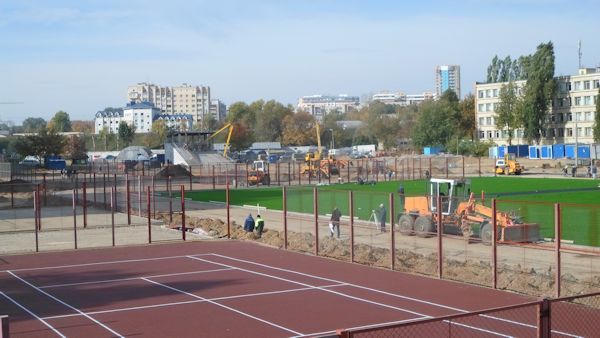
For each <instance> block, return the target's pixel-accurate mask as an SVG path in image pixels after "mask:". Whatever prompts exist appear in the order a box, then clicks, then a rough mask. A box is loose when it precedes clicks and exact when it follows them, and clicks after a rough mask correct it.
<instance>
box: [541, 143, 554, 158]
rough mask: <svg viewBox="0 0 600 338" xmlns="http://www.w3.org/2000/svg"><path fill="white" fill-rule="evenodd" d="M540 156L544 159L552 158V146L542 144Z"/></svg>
mask: <svg viewBox="0 0 600 338" xmlns="http://www.w3.org/2000/svg"><path fill="white" fill-rule="evenodd" d="M540 158H542V159H545V160H547V159H551V158H552V146H550V145H547V146H540Z"/></svg>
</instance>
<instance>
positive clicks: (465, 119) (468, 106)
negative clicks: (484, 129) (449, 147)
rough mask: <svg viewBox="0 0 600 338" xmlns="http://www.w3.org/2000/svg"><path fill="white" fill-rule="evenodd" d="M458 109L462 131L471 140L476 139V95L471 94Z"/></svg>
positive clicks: (461, 102)
mask: <svg viewBox="0 0 600 338" xmlns="http://www.w3.org/2000/svg"><path fill="white" fill-rule="evenodd" d="M458 108H459V110H460V115H461V118H460V130H461V132H462V134H463V135H465V136H468V137H469V138H470V139H471V140H473V139H474V138H475V130H476V124H475V95H473V94H471V93H469V94H467V96H465V98H464V99H463V100H462V101H460V103H459V105H458Z"/></svg>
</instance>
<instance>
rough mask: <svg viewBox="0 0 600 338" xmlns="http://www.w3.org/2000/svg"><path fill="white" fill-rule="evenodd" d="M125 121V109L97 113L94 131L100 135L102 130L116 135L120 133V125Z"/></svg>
mask: <svg viewBox="0 0 600 338" xmlns="http://www.w3.org/2000/svg"><path fill="white" fill-rule="evenodd" d="M122 120H123V109H121V108H118V109H113V110H110V111H105V110H102V111H99V112H97V113H96V121H95V123H94V130H95V133H96V134H99V133H100V131H101V130H102V129H106V131H107V132H108V133H111V134H116V133H118V132H119V123H121V121H122Z"/></svg>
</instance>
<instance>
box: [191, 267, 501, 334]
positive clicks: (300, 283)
mask: <svg viewBox="0 0 600 338" xmlns="http://www.w3.org/2000/svg"><path fill="white" fill-rule="evenodd" d="M189 258H191V259H195V260H199V261H203V262H207V263H213V264H217V265H222V266H226V267H231V268H234V269H238V270H240V271H245V272H249V273H252V274H256V275H260V276H265V277H270V278H274V279H277V280H283V281H286V282H289V283H294V284H299V285H303V286H307V287H311V286H312V287H313V288H314V289H317V290H322V291H325V292H329V293H333V294H335V295H338V296H342V297H346V298H350V299H353V300H357V301H360V302H365V303H369V304H373V305H378V306H381V307H385V308H389V309H393V310H397V311H402V312H407V313H410V314H414V315H417V316H420V317H421V318H412V319H411V320H417V319H427V318H433V317H431V316H429V315H426V314H423V313H419V312H416V311H411V310H407V309H404V308H401V307H397V306H392V305H388V304H385V303H380V302H375V301H372V300H368V299H364V298H360V297H355V296H350V295H348V294H345V293H343V292H338V291H334V290H327V289H322V288H321V287H318V286H314V285H310V284H306V283H302V282H297V281H293V280H289V279H286V278H283V277H278V276H273V275H269V274H266V273H262V272H257V271H252V270H248V269H244V268H240V267H235V266H233V265H228V264H224V263H218V262H213V261H209V260H206V259H203V258H197V257H193V256H189ZM349 285H350V284H349ZM452 324H454V325H456V326H462V327H466V328H469V329H472V330H475V331H481V332H486V333H489V334H494V335H497V336H501V337H507V338H508V337H511V336H507V335H505V334H502V333H500V332H496V331H490V330H486V329H482V328H479V327H475V326H470V325H466V324H461V323H452Z"/></svg>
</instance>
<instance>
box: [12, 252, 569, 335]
mask: <svg viewBox="0 0 600 338" xmlns="http://www.w3.org/2000/svg"><path fill="white" fill-rule="evenodd" d="M0 270H2V271H0V309H1V311H0V315H1V314H7V315H9V316H10V329H11V337H52V336H72V337H86V338H91V337H109V336H127V337H128V336H144V337H185V336H188V337H199V336H206V337H294V336H322V335H332V334H334V333H335V330H336V329H338V328H352V327H363V326H368V325H376V324H382V323H397V322H403V321H410V320H415V319H423V318H429V317H435V316H442V315H449V314H457V313H464V312H467V311H475V310H481V309H486V308H492V307H499V306H506V305H512V304H519V303H526V302H528V301H531V300H532V298H529V297H524V296H519V295H515V294H511V293H505V292H500V291H495V290H491V289H486V288H480V287H476V286H471V285H465V284H459V283H454V282H448V281H440V280H435V279H430V278H423V277H419V276H413V275H407V274H403V273H398V272H392V271H387V270H383V269H375V268H369V267H365V266H361V265H356V264H349V263H343V262H339V261H334V260H330V259H326V258H319V257H314V256H309V255H303V254H298V253H293V252H288V251H283V250H278V249H273V248H268V247H263V246H259V245H256V244H253V243H247V242H235V241H227V242H192V243H177V244H159V245H149V246H143V247H127V248H110V249H98V250H80V251H70V252H54V253H43V254H35V255H26V256H8V257H4V258H3V259H0ZM535 321H536V316H535V313H532V315H531V316H527V315H525V316H523V315H518V316H515V315H514V314H513V316H510V313H507V314H506V315H505V316H503V317H495V316H482V317H481V322H478V321H474V322H472V323H470V324H469V325H465V324H456V326H457V329H460V330H461V331H464V332H465V335H468V336H490V337H493V336H500V337H507V336H531V337H533V336H536V334H537V332H536V327H535ZM490 328H491V329H490ZM560 334H561V335H562V333H560ZM564 335H565V336H575V335H573V334H571V333H569V332H564Z"/></svg>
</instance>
